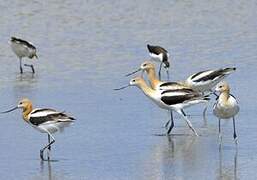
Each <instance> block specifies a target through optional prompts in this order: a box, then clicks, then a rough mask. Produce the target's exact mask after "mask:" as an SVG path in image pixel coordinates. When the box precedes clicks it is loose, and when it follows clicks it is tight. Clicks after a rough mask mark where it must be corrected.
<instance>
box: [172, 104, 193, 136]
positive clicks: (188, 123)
mask: <svg viewBox="0 0 257 180" xmlns="http://www.w3.org/2000/svg"><path fill="white" fill-rule="evenodd" d="M177 112H178V113H179V114H180V115H182V116H183V118H184V120H185V121H186V123H187V125H188V127H189V128H190V129H191V130H192V131H193V132H194V134H195V136H198V134H197V132H196V130H195V129H194V127H193V125H192V123H191V122H190V121H189V119H188V118H187V115H186V113H185V112H184V111H183V110H182V109H181V110H177Z"/></svg>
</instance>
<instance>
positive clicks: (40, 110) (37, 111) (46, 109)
mask: <svg viewBox="0 0 257 180" xmlns="http://www.w3.org/2000/svg"><path fill="white" fill-rule="evenodd" d="M42 111H53V112H56V113H57V111H55V110H54V109H49V108H42V109H36V110H35V111H33V112H32V113H31V114H35V113H39V112H42Z"/></svg>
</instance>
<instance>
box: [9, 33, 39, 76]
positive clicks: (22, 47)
mask: <svg viewBox="0 0 257 180" xmlns="http://www.w3.org/2000/svg"><path fill="white" fill-rule="evenodd" d="M10 44H11V48H12V51H13V52H14V53H15V54H16V55H17V56H18V58H19V60H20V73H21V74H22V73H23V69H22V58H23V57H28V58H30V59H32V58H33V57H36V58H38V57H37V54H36V52H37V49H36V47H35V46H34V45H33V44H32V43H31V42H28V41H25V40H23V39H19V38H16V37H11V40H10ZM24 66H28V67H31V70H32V73H33V74H34V73H35V69H34V67H33V65H32V64H31V65H30V64H24Z"/></svg>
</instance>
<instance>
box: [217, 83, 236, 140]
mask: <svg viewBox="0 0 257 180" xmlns="http://www.w3.org/2000/svg"><path fill="white" fill-rule="evenodd" d="M215 91H217V92H219V93H220V95H219V97H218V98H217V101H216V103H215V104H214V106H213V114H214V115H215V116H217V117H218V119H219V141H220V142H221V140H222V136H221V128H220V120H221V119H230V118H232V119H233V129H234V134H233V137H234V140H235V143H236V144H237V134H236V125H235V115H236V114H237V113H238V112H239V105H238V102H237V100H236V98H235V97H234V96H233V95H231V94H230V87H229V85H228V83H226V82H221V83H220V84H218V85H217V87H216V89H215Z"/></svg>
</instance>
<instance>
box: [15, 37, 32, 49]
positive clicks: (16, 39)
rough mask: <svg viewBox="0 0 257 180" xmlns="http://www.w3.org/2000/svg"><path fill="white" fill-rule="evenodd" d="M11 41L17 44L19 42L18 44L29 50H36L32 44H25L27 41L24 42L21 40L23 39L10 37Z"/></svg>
mask: <svg viewBox="0 0 257 180" xmlns="http://www.w3.org/2000/svg"><path fill="white" fill-rule="evenodd" d="M11 41H12V42H14V41H17V42H19V43H21V44H24V45H26V46H27V47H29V48H32V49H36V47H35V46H33V45H32V44H30V43H29V42H27V41H25V40H23V39H19V38H16V37H11Z"/></svg>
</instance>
